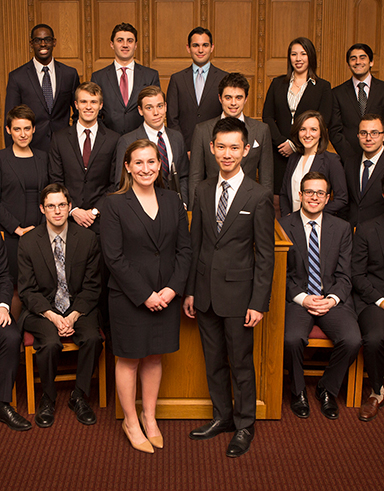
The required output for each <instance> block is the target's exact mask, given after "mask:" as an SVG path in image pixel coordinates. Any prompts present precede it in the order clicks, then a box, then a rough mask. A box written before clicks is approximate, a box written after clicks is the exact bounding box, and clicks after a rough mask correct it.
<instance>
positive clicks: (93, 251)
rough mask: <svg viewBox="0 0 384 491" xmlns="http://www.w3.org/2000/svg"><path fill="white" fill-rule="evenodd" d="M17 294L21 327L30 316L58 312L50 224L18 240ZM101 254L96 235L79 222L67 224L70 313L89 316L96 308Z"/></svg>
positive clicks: (66, 266) (66, 261)
mask: <svg viewBox="0 0 384 491" xmlns="http://www.w3.org/2000/svg"><path fill="white" fill-rule="evenodd" d="M18 256H19V283H18V291H19V296H20V300H21V301H22V302H23V304H24V310H23V311H22V313H21V315H20V318H19V321H18V323H19V325H20V326H22V325H23V323H24V320H25V318H26V317H27V315H28V314H29V313H32V314H36V315H39V314H41V313H42V312H45V311H46V310H54V311H55V310H56V309H55V295H56V290H57V273H56V266H55V259H54V257H53V252H52V247H51V244H50V241H49V235H48V231H47V225H46V224H44V223H43V224H41V225H39V226H38V227H36V228H35V229H33V230H31V231H30V232H28V233H27V234H25V235H23V237H21V238H20V241H19V254H18ZM99 262H100V252H99V248H98V245H97V239H96V235H95V234H94V233H93V232H91V231H90V230H87V229H85V228H83V227H80V226H79V225H77V224H76V223H72V222H68V235H67V243H66V252H65V274H66V279H67V284H68V288H69V293H70V301H71V306H70V310H69V312H71V311H74V310H76V311H78V312H81V313H83V314H84V315H87V314H89V313H90V312H91V311H92V310H93V309H94V308H96V306H97V302H98V300H99V295H100V291H101V287H100V271H99Z"/></svg>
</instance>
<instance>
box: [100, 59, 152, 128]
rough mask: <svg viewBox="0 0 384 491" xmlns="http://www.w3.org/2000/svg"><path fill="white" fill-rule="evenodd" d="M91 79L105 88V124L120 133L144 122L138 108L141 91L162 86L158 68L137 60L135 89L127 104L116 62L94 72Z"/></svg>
mask: <svg viewBox="0 0 384 491" xmlns="http://www.w3.org/2000/svg"><path fill="white" fill-rule="evenodd" d="M91 80H92V82H95V83H96V84H98V85H100V87H101V88H102V90H103V99H104V104H103V107H102V109H101V111H100V115H101V118H102V120H103V122H104V124H105V126H106V127H107V128H110V129H111V130H113V131H116V132H117V133H119V134H120V135H124V134H125V133H129V132H130V131H133V130H135V129H136V128H137V127H138V126H140V125H141V123H142V122H143V117H142V116H140V114H139V111H138V110H137V98H138V96H139V93H140V91H141V90H142V89H144V87H147V86H148V85H157V86H159V87H160V80H159V74H158V72H157V70H153V69H152V68H148V67H146V66H142V65H139V64H138V63H136V62H135V68H134V72H133V89H132V93H131V97H130V98H129V101H128V104H127V106H125V105H124V101H123V97H122V95H121V92H120V87H119V85H118V83H117V76H116V70H115V64H114V63H112V64H111V65H108V66H107V67H105V68H102V69H101V70H98V71H97V72H93V73H92V78H91Z"/></svg>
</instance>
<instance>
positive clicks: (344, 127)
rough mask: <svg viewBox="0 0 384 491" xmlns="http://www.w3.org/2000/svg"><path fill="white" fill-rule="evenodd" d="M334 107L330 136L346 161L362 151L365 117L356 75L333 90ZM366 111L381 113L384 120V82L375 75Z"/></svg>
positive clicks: (337, 150) (342, 158) (344, 161)
mask: <svg viewBox="0 0 384 491" xmlns="http://www.w3.org/2000/svg"><path fill="white" fill-rule="evenodd" d="M332 94H333V110H332V120H331V124H330V126H329V138H330V140H331V143H332V145H333V146H334V147H335V150H336V152H337V153H338V154H339V155H340V157H341V160H342V161H343V164H344V165H345V163H346V162H347V161H348V160H349V159H350V158H354V157H356V156H358V155H361V154H362V149H361V147H360V144H359V139H358V138H357V132H358V131H359V124H360V120H361V115H360V109H359V103H358V101H357V97H356V92H355V88H354V86H353V81H352V78H350V79H349V80H347V81H346V82H344V83H342V84H341V85H338V86H337V87H335V88H334V89H332ZM366 113H367V114H368V113H374V114H379V115H380V116H381V117H382V118H383V119H384V82H383V81H382V80H378V79H377V78H375V77H372V83H371V88H370V90H369V97H368V103H367V109H366Z"/></svg>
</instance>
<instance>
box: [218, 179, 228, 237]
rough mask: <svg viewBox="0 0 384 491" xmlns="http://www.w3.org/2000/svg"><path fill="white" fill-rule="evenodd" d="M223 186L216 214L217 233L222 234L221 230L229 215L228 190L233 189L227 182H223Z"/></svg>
mask: <svg viewBox="0 0 384 491" xmlns="http://www.w3.org/2000/svg"><path fill="white" fill-rule="evenodd" d="M221 185H222V186H223V191H222V193H221V196H220V199H219V204H218V205H217V213H216V226H217V233H220V232H221V228H222V226H223V223H224V220H225V217H226V215H227V206H228V188H230V187H231V186H230V184H228V183H227V181H223V182H222V183H221Z"/></svg>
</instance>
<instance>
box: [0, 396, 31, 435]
mask: <svg viewBox="0 0 384 491" xmlns="http://www.w3.org/2000/svg"><path fill="white" fill-rule="evenodd" d="M0 421H1V422H2V423H5V424H6V425H7V426H8V428H11V430H16V431H27V430H30V429H31V428H32V425H31V423H30V422H29V421H28V420H26V419H25V418H23V416H20V414H18V413H17V412H16V411H15V409H14V408H13V407H12V406H11V405H10V404H8V403H7V402H0Z"/></svg>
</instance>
